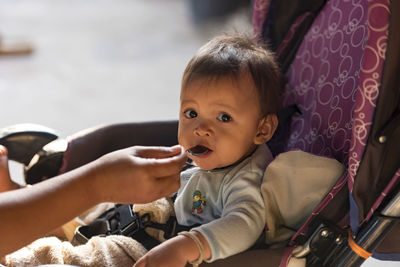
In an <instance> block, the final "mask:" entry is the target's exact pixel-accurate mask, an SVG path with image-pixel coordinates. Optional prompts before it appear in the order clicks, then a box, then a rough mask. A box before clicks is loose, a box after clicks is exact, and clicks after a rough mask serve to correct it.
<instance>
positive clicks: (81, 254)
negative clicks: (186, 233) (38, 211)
mask: <svg viewBox="0 0 400 267" xmlns="http://www.w3.org/2000/svg"><path fill="white" fill-rule="evenodd" d="M146 252H147V250H146V249H145V248H144V247H143V246H142V245H141V244H140V243H138V242H137V241H135V240H133V239H132V238H130V237H126V236H107V237H92V238H91V239H90V240H89V241H88V243H86V244H85V245H81V246H76V247H74V246H72V245H71V243H69V242H62V241H60V240H59V239H58V238H56V237H46V238H41V239H38V240H36V241H35V242H33V243H32V244H30V245H28V246H26V247H24V248H22V249H20V250H18V251H16V252H14V253H12V254H10V255H8V256H6V266H21V267H22V266H38V265H41V264H70V265H76V266H81V267H85V266H96V267H103V266H104V267H109V266H119V267H124V266H126V267H131V266H132V265H133V264H134V263H135V261H136V260H138V259H139V258H140V257H141V256H143V255H144V254H145V253H146Z"/></svg>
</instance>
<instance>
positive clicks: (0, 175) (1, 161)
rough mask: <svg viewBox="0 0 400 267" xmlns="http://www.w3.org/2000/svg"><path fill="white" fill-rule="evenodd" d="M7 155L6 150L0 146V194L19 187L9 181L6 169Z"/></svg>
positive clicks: (8, 173)
mask: <svg viewBox="0 0 400 267" xmlns="http://www.w3.org/2000/svg"><path fill="white" fill-rule="evenodd" d="M7 155H8V153H7V149H6V148H5V147H4V146H2V145H0V192H5V191H10V190H14V189H17V188H19V186H18V185H17V184H16V183H14V182H13V181H12V180H11V177H10V172H9V169H8V156H7Z"/></svg>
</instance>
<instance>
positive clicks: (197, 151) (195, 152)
mask: <svg viewBox="0 0 400 267" xmlns="http://www.w3.org/2000/svg"><path fill="white" fill-rule="evenodd" d="M186 151H187V152H188V153H189V154H190V155H192V156H201V155H204V154H206V153H207V152H209V151H211V150H210V149H209V148H207V147H205V146H200V145H198V146H194V147H192V148H189V149H188V150H186Z"/></svg>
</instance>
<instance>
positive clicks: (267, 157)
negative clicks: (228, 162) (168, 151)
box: [175, 145, 272, 262]
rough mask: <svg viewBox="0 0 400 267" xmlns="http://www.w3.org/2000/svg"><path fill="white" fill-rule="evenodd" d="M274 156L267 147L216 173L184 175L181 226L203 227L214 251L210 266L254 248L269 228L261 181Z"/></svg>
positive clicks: (179, 213)
mask: <svg viewBox="0 0 400 267" xmlns="http://www.w3.org/2000/svg"><path fill="white" fill-rule="evenodd" d="M271 160H272V155H271V153H270V151H269V149H268V147H267V146H266V145H260V146H259V147H258V148H257V149H256V151H255V152H254V153H253V154H252V155H251V156H249V157H247V158H246V159H244V160H243V161H241V162H240V163H238V164H236V165H234V166H230V167H226V168H222V169H216V170H212V171H205V170H201V169H200V168H198V167H194V168H191V169H189V170H186V171H185V172H183V173H182V174H181V188H180V189H179V191H178V195H177V198H176V200H175V213H176V217H177V220H178V223H179V224H182V225H188V226H190V225H193V224H201V226H199V227H196V228H193V230H196V231H199V232H200V233H201V234H202V235H203V236H204V237H205V239H206V240H207V242H208V244H209V246H210V248H211V258H210V259H209V260H208V261H209V262H212V261H215V260H217V259H222V258H226V257H228V256H231V255H234V254H237V253H239V252H242V251H244V250H246V249H248V248H250V247H251V246H252V245H253V244H254V243H255V241H256V240H257V238H258V237H259V236H260V234H261V233H262V231H263V228H264V225H265V211H264V201H263V199H262V196H261V191H260V188H261V181H262V177H263V174H264V171H265V168H266V167H267V165H268V163H269V162H270V161H271Z"/></svg>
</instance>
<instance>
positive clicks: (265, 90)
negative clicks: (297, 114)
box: [182, 34, 281, 116]
mask: <svg viewBox="0 0 400 267" xmlns="http://www.w3.org/2000/svg"><path fill="white" fill-rule="evenodd" d="M242 74H248V75H249V76H250V77H251V79H252V80H253V82H254V85H255V87H256V89H257V92H258V96H259V101H260V107H261V111H262V113H263V115H265V116H266V115H268V114H276V113H277V112H278V111H279V109H280V108H281V96H280V81H279V68H278V65H277V64H276V62H275V60H274V56H273V54H272V52H270V51H268V50H266V49H265V48H263V47H261V46H259V45H257V44H256V42H255V41H254V40H253V39H252V38H250V37H249V36H246V35H242V34H224V35H221V36H217V37H215V38H213V39H212V40H211V41H209V42H208V43H206V44H205V45H204V46H202V47H201V48H200V49H199V50H198V51H197V53H196V54H195V55H194V56H193V57H192V59H191V60H190V61H189V63H188V65H187V66H186V69H185V71H184V73H183V78H182V88H183V89H184V88H186V87H187V86H188V85H189V84H190V83H191V82H193V81H196V80H199V79H211V80H215V79H218V78H222V77H230V78H233V79H238V78H239V77H240V76H241V75H242Z"/></svg>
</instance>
